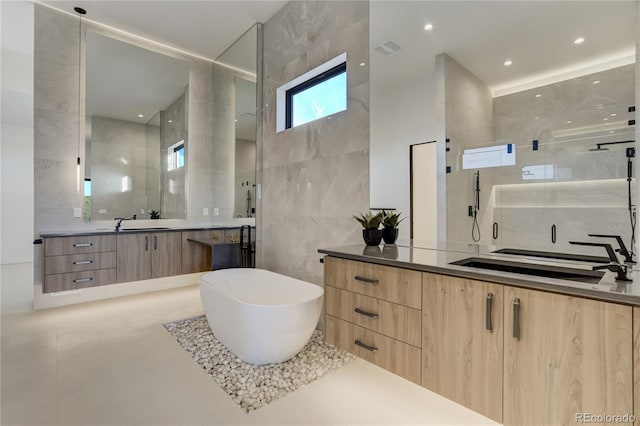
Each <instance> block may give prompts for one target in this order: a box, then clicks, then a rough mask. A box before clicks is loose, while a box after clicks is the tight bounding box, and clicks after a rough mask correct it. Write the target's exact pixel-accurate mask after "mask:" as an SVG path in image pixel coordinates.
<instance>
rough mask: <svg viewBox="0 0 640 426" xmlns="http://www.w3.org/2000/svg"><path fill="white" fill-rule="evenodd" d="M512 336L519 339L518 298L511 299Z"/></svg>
mask: <svg viewBox="0 0 640 426" xmlns="http://www.w3.org/2000/svg"><path fill="white" fill-rule="evenodd" d="M513 338H514V339H516V340H520V299H518V298H517V297H516V298H515V299H514V301H513Z"/></svg>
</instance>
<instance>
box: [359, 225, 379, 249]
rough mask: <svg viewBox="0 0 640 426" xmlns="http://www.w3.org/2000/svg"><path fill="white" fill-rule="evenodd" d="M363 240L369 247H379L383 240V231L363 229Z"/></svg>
mask: <svg viewBox="0 0 640 426" xmlns="http://www.w3.org/2000/svg"><path fill="white" fill-rule="evenodd" d="M362 238H363V239H364V242H365V243H366V244H367V245H368V246H377V245H378V244H380V241H381V240H382V229H363V230H362Z"/></svg>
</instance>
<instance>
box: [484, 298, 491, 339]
mask: <svg viewBox="0 0 640 426" xmlns="http://www.w3.org/2000/svg"><path fill="white" fill-rule="evenodd" d="M492 307H493V293H489V294H487V306H486V307H485V328H486V329H487V330H488V331H489V333H493V325H492V324H491V310H492Z"/></svg>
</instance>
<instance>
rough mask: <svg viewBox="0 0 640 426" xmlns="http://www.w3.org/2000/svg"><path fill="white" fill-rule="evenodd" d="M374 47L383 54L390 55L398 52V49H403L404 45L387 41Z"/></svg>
mask: <svg viewBox="0 0 640 426" xmlns="http://www.w3.org/2000/svg"><path fill="white" fill-rule="evenodd" d="M373 49H374V50H375V51H376V52H378V53H380V54H381V55H384V56H389V55H391V54H392V53H396V52H397V51H399V50H402V46H400V45H399V44H398V43H396V42H395V41H387V42H385V43H382V44H379V45H377V46H376V47H374V48H373Z"/></svg>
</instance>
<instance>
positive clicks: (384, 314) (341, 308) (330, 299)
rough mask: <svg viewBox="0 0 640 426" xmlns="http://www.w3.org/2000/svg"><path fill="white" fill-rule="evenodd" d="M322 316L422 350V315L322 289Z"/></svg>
mask: <svg viewBox="0 0 640 426" xmlns="http://www.w3.org/2000/svg"><path fill="white" fill-rule="evenodd" d="M325 298H326V303H327V305H326V312H327V314H329V315H333V316H335V317H338V318H340V319H343V320H346V321H349V322H351V323H353V324H356V325H359V326H361V327H364V328H367V329H369V330H373V331H375V332H378V333H380V334H384V335H385V336H388V337H391V338H393V339H398V340H401V341H403V342H405V343H409V344H411V345H413V346H416V347H421V346H422V332H421V325H422V311H420V310H418V309H413V308H408V307H406V306H403V305H398V304H395V303H391V302H387V301H384V300H380V299H374V298H373V297H368V296H363V295H361V294H357V293H351V292H348V291H345V290H341V289H338V288H335V287H331V286H326V287H325Z"/></svg>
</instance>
